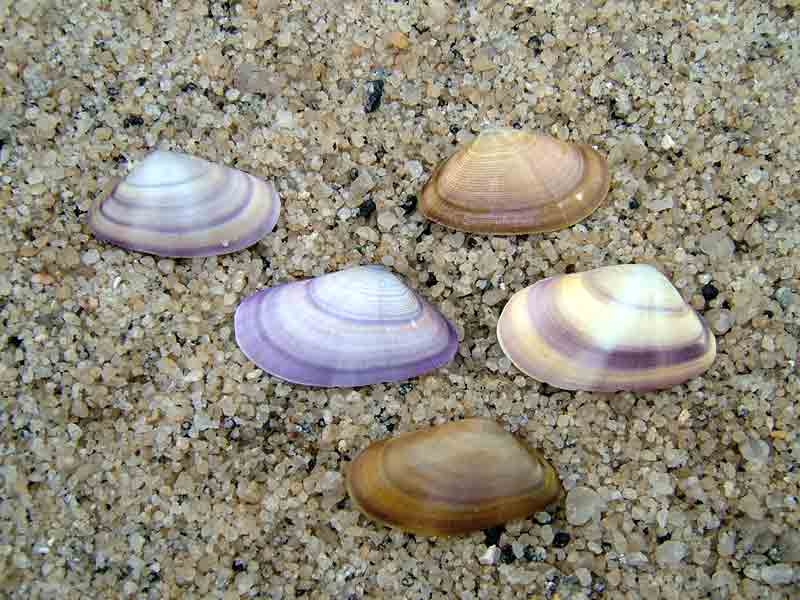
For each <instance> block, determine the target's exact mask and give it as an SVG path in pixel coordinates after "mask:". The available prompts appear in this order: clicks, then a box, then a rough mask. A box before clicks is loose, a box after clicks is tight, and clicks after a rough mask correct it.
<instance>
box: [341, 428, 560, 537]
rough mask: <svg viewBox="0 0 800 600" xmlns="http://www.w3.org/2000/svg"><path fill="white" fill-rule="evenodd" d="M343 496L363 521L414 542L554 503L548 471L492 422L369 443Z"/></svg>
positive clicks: (553, 479)
mask: <svg viewBox="0 0 800 600" xmlns="http://www.w3.org/2000/svg"><path fill="white" fill-rule="evenodd" d="M347 491H348V493H349V494H350V498H351V499H352V500H353V503H354V504H355V505H356V506H357V507H358V508H359V510H361V512H363V513H364V514H365V515H367V516H368V517H370V518H371V519H375V520H376V521H380V522H382V523H385V524H386V525H389V526H390V527H396V528H398V529H403V530H405V531H410V532H413V533H418V534H422V535H454V534H459V533H466V532H470V531H477V530H481V529H486V528H487V527H493V526H495V525H499V524H501V523H505V522H507V521H511V520H514V519H520V518H524V517H526V516H528V515H530V514H532V513H534V512H537V511H539V510H541V509H542V508H544V507H545V506H547V505H548V504H550V503H551V502H553V501H554V500H556V499H557V498H558V497H559V495H560V494H561V483H560V482H559V480H558V475H557V474H556V471H555V469H554V468H553V467H552V466H550V464H549V463H548V462H547V461H546V460H545V459H544V458H543V457H542V455H541V454H539V453H538V452H537V451H536V450H533V449H530V448H528V447H527V446H526V445H525V444H524V443H522V442H521V441H519V440H518V439H517V438H516V437H514V436H513V435H511V434H510V433H508V432H507V431H505V430H504V429H503V428H502V427H501V426H500V425H498V424H497V423H496V422H494V421H491V420H488V419H465V420H463V421H456V422H453V423H447V424H444V425H439V426H437V427H432V428H430V429H425V430H422V431H416V432H412V433H406V434H402V435H399V436H396V437H393V438H389V439H386V440H381V441H378V442H375V443H373V444H371V445H370V446H369V447H368V448H367V449H366V450H364V451H363V452H362V453H361V454H359V455H358V457H356V459H355V460H354V461H353V462H352V463H351V464H350V467H349V469H348V472H347Z"/></svg>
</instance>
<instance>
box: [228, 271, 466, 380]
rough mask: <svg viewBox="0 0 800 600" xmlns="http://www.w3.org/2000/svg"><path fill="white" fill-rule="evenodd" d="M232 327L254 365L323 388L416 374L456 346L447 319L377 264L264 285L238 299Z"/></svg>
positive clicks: (449, 355) (445, 360) (441, 361)
mask: <svg viewBox="0 0 800 600" xmlns="http://www.w3.org/2000/svg"><path fill="white" fill-rule="evenodd" d="M234 326H235V330H236V342H237V343H238V344H239V348H241V350H242V352H244V354H245V355H246V356H247V357H248V358H249V359H250V360H252V361H253V362H254V363H255V364H256V365H258V366H259V367H261V368H262V369H264V370H265V371H267V372H268V373H270V374H271V375H275V376H277V377H280V378H281V379H285V380H287V381H290V382H293V383H301V384H305V385H312V386H321V387H356V386H361V385H369V384H373V383H381V382H390V381H401V380H404V379H408V378H411V377H416V376H417V375H421V374H423V373H426V372H428V371H431V370H433V369H436V368H438V367H440V366H442V365H444V364H446V363H448V362H449V361H450V360H451V359H452V358H453V356H454V355H455V353H456V350H457V348H458V336H457V333H456V330H455V328H454V327H453V325H452V324H451V323H450V322H449V321H448V320H447V319H446V318H445V317H443V316H442V315H441V313H439V311H438V310H437V309H436V308H434V307H433V306H432V305H431V304H430V303H428V302H427V301H425V300H424V299H423V298H421V297H420V296H419V295H418V294H417V293H415V292H414V291H413V290H411V289H410V288H408V287H407V286H406V285H405V284H404V283H403V282H402V281H401V280H400V278H398V277H397V276H395V275H393V274H392V273H390V272H389V271H387V270H386V269H384V268H382V267H377V266H365V267H353V268H349V269H344V270H342V271H338V272H336V273H330V274H328V275H323V276H321V277H316V278H313V279H307V280H304V281H298V282H293V283H287V284H283V285H279V286H275V287H271V288H266V289H263V290H261V291H259V292H256V293H255V294H253V295H251V296H249V297H248V298H245V300H244V301H243V302H242V303H241V304H240V305H239V307H238V308H237V310H236V315H235V318H234Z"/></svg>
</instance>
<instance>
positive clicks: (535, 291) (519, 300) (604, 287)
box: [497, 265, 716, 392]
mask: <svg viewBox="0 0 800 600" xmlns="http://www.w3.org/2000/svg"><path fill="white" fill-rule="evenodd" d="M497 339H498V341H499V342H500V346H501V347H502V349H503V351H504V352H505V353H506V355H507V356H508V358H509V359H511V361H512V362H513V363H514V364H515V365H516V366H517V368H519V370H520V371H522V372H523V373H526V374H527V375H529V376H530V377H533V378H534V379H537V380H539V381H543V382H546V383H549V384H551V385H553V386H556V387H559V388H563V389H567V390H588V391H602V392H612V391H617V390H655V389H662V388H668V387H671V386H673V385H677V384H680V383H683V382H684V381H687V380H688V379H691V378H692V377H696V376H697V375H700V374H701V373H703V372H704V371H705V370H706V369H708V368H709V367H710V366H711V363H712V362H714V357H715V356H716V341H715V339H714V335H713V334H712V333H711V331H710V330H709V328H708V326H707V325H706V324H705V322H704V321H703V319H702V318H700V316H699V315H698V314H697V313H696V312H695V311H694V310H692V308H691V307H690V306H688V305H687V304H686V303H685V302H684V301H683V298H682V297H681V295H680V294H679V293H678V291H677V290H676V289H675V288H674V287H673V286H672V284H671V283H670V282H669V280H668V279H667V278H666V277H664V275H662V274H661V272H659V271H658V270H657V269H655V268H653V267H651V266H647V265H620V266H614V267H603V268H600V269H595V270H593V271H587V272H584V273H575V274H572V275H558V276H555V277H550V278H548V279H544V280H542V281H539V282H538V283H536V284H534V285H532V286H530V287H527V288H525V289H523V290H521V291H519V292H517V293H516V294H514V296H512V298H511V300H509V302H508V304H507V305H506V306H505V308H504V309H503V312H502V314H501V315H500V319H499V320H498V323H497Z"/></svg>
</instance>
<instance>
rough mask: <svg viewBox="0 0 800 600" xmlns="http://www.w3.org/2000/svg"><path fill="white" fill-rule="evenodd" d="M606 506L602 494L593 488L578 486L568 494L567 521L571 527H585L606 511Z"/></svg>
mask: <svg viewBox="0 0 800 600" xmlns="http://www.w3.org/2000/svg"><path fill="white" fill-rule="evenodd" d="M605 506H606V503H605V500H603V498H602V497H601V496H600V494H598V493H597V492H595V491H594V490H593V489H591V488H588V487H583V486H578V487H576V488H574V489H571V490H570V491H569V493H568V494H567V500H566V513H567V521H568V522H569V523H570V524H571V525H585V524H586V523H588V522H589V521H591V520H592V519H593V518H594V517H595V515H599V514H600V513H601V512H602V511H603V510H605Z"/></svg>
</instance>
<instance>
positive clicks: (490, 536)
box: [483, 525, 505, 546]
mask: <svg viewBox="0 0 800 600" xmlns="http://www.w3.org/2000/svg"><path fill="white" fill-rule="evenodd" d="M504 531H505V527H503V526H502V525H500V526H498V527H491V528H489V529H486V530H484V532H483V535H484V536H485V538H486V539H485V541H484V544H486V545H487V546H496V545H497V544H498V543H499V542H500V536H501V535H503V532H504Z"/></svg>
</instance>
